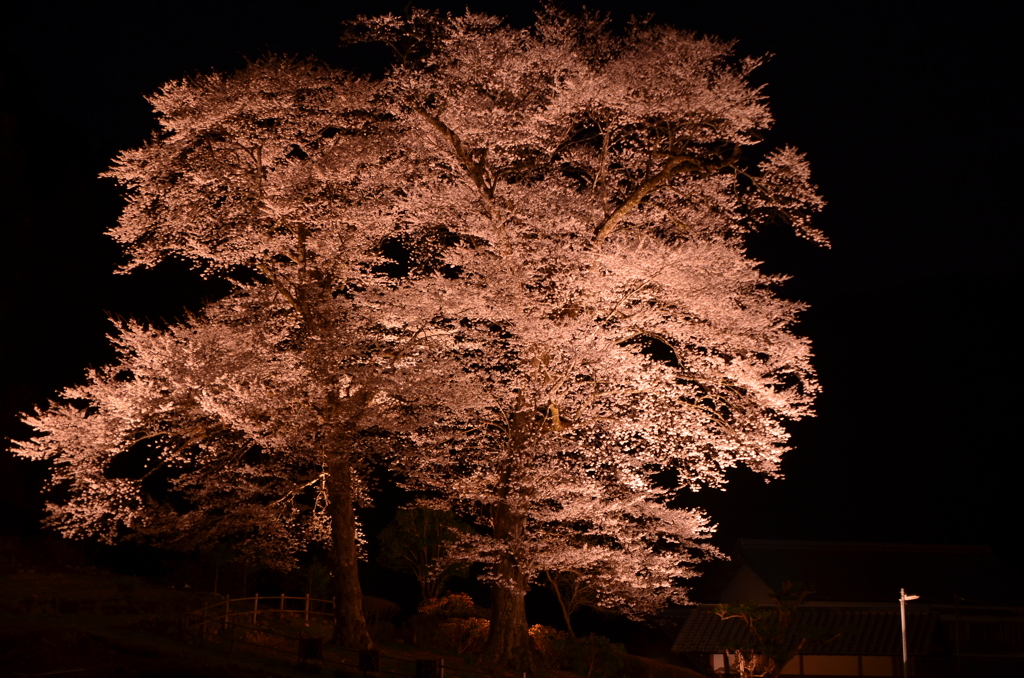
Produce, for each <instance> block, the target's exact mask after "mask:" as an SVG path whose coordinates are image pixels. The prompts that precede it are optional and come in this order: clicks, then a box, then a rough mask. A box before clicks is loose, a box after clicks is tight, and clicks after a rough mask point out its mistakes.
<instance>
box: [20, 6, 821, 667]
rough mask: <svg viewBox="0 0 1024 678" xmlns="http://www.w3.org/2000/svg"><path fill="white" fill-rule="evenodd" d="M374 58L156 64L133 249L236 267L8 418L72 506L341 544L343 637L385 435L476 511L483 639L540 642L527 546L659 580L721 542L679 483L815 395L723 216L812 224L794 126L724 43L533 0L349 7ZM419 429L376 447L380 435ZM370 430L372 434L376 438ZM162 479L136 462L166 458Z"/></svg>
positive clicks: (755, 456) (145, 524)
mask: <svg viewBox="0 0 1024 678" xmlns="http://www.w3.org/2000/svg"><path fill="white" fill-rule="evenodd" d="M347 39H349V40H354V41H383V42H385V43H387V44H389V45H390V46H391V47H393V48H394V51H395V54H396V55H397V59H396V64H395V65H394V66H393V67H392V68H391V69H390V70H389V71H388V72H387V74H386V75H385V77H384V78H382V79H380V80H374V81H370V80H365V79H357V78H354V77H351V76H349V75H346V74H344V73H339V72H337V71H334V70H331V69H328V68H326V67H324V66H320V65H316V64H312V63H305V62H295V61H290V60H280V59H268V60H264V61H260V62H256V63H253V64H251V65H250V66H249V67H248V68H246V69H244V70H243V71H241V72H240V73H238V74H236V75H233V76H220V75H210V76H202V77H197V78H193V79H190V80H184V81H180V82H173V83H170V84H168V85H167V86H165V87H164V88H163V89H162V90H161V91H160V92H159V93H158V94H157V95H155V96H154V97H152V98H151V102H152V103H153V105H154V107H155V108H156V111H157V114H158V117H159V120H160V124H161V130H160V131H159V132H158V134H157V135H156V136H155V137H154V138H153V139H152V140H151V141H150V142H149V143H148V144H146V145H145V146H143V147H142V148H139V149H137V150H133V151H128V152H125V153H123V154H122V155H121V156H120V157H119V158H118V161H117V163H116V165H115V166H114V168H113V169H112V170H111V171H110V173H109V175H110V176H112V177H114V178H115V179H117V180H118V181H119V182H120V183H121V184H122V185H123V186H124V187H125V188H126V189H127V193H128V205H127V207H126V208H125V211H124V213H123V215H122V218H121V221H120V223H119V225H118V226H117V227H116V228H114V229H113V230H112V231H111V234H112V235H113V237H114V238H115V239H116V240H117V241H118V242H119V243H121V244H122V245H123V246H124V247H125V249H126V251H127V253H128V254H129V257H130V260H129V263H128V265H127V267H126V268H127V270H132V269H134V268H138V267H146V266H154V265H156V264H158V263H159V262H161V261H163V260H165V259H167V258H169V257H177V258H181V259H185V260H187V261H190V262H192V264H193V265H195V266H196V267H197V268H198V269H199V271H200V272H201V273H202V274H203V275H215V276H220V277H223V278H225V279H228V280H231V281H232V282H233V285H234V288H233V291H232V292H231V293H230V294H229V295H228V296H227V297H225V298H224V299H221V300H218V301H216V302H214V303H211V304H209V305H208V306H207V308H205V309H203V311H202V312H200V313H198V314H197V315H196V316H195V317H193V318H190V319H188V320H186V321H184V322H181V323H178V324H176V325H173V326H171V327H167V328H163V329H154V328H150V327H146V326H144V325H142V324H139V323H125V324H122V326H121V327H120V328H119V332H118V334H117V335H116V337H115V338H114V341H115V343H116V344H117V346H118V348H119V349H120V351H121V353H120V357H119V360H118V361H117V362H116V363H115V364H114V365H112V366H109V367H107V368H103V369H100V370H95V371H92V372H90V373H89V375H88V379H87V383H86V384H85V385H84V386H81V387H76V388H72V389H69V390H68V391H66V392H65V393H64V402H62V403H54V404H52V405H51V406H50V407H49V408H48V409H46V410H45V411H40V412H38V413H37V414H36V415H35V416H33V417H29V418H28V421H29V422H30V423H31V424H32V425H33V426H35V427H36V429H37V431H38V432H39V435H38V436H37V437H36V438H34V439H33V440H32V441H29V442H26V443H22V444H21V446H20V451H21V453H22V454H24V455H26V456H29V457H32V458H39V459H43V458H46V459H52V460H53V463H54V477H53V484H54V487H55V489H57V490H59V491H60V492H62V497H64V499H62V500H61V501H58V502H54V503H53V504H52V505H51V509H50V510H51V520H52V521H53V523H54V524H55V525H57V526H58V527H60V528H61V529H62V530H64V532H65V533H67V534H96V535H100V536H103V537H105V538H108V539H115V538H118V537H120V536H121V535H122V533H124V532H125V531H129V530H130V531H136V532H139V533H142V534H149V535H152V536H154V537H157V538H160V539H162V540H164V541H168V540H174V539H180V540H183V541H184V542H188V543H189V544H193V545H194V544H196V543H199V542H200V541H202V540H211V539H218V538H220V537H221V536H223V535H227V534H231V535H241V538H242V539H243V543H244V544H246V545H248V546H249V547H251V549H252V550H253V551H259V552H261V553H263V554H264V557H266V558H269V559H273V560H276V561H277V562H280V563H284V564H287V562H288V560H289V559H290V558H292V557H293V556H294V554H295V553H296V552H298V551H301V550H302V549H303V548H305V545H306V544H308V543H309V541H310V540H315V539H325V540H326V539H327V538H328V535H329V541H330V543H331V544H332V552H333V553H334V557H335V563H334V578H333V580H334V587H335V601H336V605H337V624H338V626H337V630H336V637H337V638H338V639H339V640H341V641H342V642H344V643H346V644H347V645H349V646H352V647H356V648H366V647H370V646H371V641H370V639H369V636H368V634H367V633H366V625H365V622H364V621H363V619H362V615H361V611H360V607H359V602H358V601H359V597H360V589H359V582H358V577H357V573H356V558H357V551H358V549H357V544H358V539H359V535H358V527H357V522H356V518H355V512H354V509H353V504H354V503H355V502H357V501H358V500H360V499H361V498H365V497H366V496H367V492H366V480H365V478H366V474H365V469H366V468H367V467H368V464H370V463H373V462H381V461H387V462H388V463H390V464H392V465H393V466H394V467H395V468H401V469H402V470H404V471H405V472H406V473H407V474H408V480H409V483H410V484H411V485H413V486H416V487H419V488H421V489H423V490H425V491H427V492H429V493H432V495H433V496H434V497H440V499H441V501H442V503H444V504H446V505H449V506H451V507H453V508H455V509H456V510H458V511H460V512H461V513H462V514H463V515H466V516H468V517H471V518H473V519H474V520H475V521H476V522H477V524H478V526H479V527H481V528H482V529H481V531H480V533H478V534H475V535H473V536H470V537H467V538H466V539H464V540H462V542H461V543H460V544H459V546H458V548H457V549H453V551H452V552H453V553H454V552H455V551H458V552H459V553H461V557H463V558H469V559H473V560H476V561H479V562H482V563H484V564H485V565H486V566H487V571H486V574H485V576H486V577H487V579H488V581H490V582H491V588H492V599H491V608H492V619H491V624H490V631H489V634H490V635H489V638H488V644H487V648H486V650H485V654H486V655H487V660H488V662H489V663H490V664H492V665H494V666H514V667H517V668H522V669H524V670H530V669H531V668H532V664H531V659H530V651H529V640H528V635H527V626H526V616H525V606H524V596H525V594H526V591H527V590H528V589H529V587H530V586H531V584H532V583H533V582H534V581H535V580H536V578H537V577H538V576H539V575H540V574H541V573H545V572H549V573H562V574H564V575H566V576H572V577H579V578H584V579H585V580H586V581H587V583H588V586H589V587H590V590H591V591H593V595H594V597H595V601H596V604H600V605H601V606H602V607H606V608H609V609H618V610H622V611H632V612H633V613H635V614H644V613H649V612H651V611H654V610H656V609H658V608H659V607H660V606H662V605H664V604H665V603H666V602H667V601H671V600H682V599H683V596H684V594H685V591H684V589H682V588H681V587H680V584H681V582H682V581H683V580H684V579H685V578H686V577H687V576H690V575H691V565H692V563H693V562H695V561H697V560H700V559H701V558H704V557H706V556H707V555H709V554H710V553H712V551H711V549H709V548H708V547H707V546H705V545H703V542H702V539H703V538H704V537H706V536H707V535H708V533H709V530H710V528H709V526H708V522H707V519H706V517H705V516H704V515H703V514H702V513H701V512H699V511H694V510H688V509H680V508H675V507H674V505H673V503H672V500H673V499H674V498H675V497H677V496H678V495H679V493H681V492H684V491H687V490H688V489H689V488H693V487H697V486H701V485H712V486H717V485H721V484H722V483H723V482H724V474H725V472H726V471H727V470H728V469H729V468H731V467H734V466H737V465H740V464H742V465H746V466H748V467H750V468H752V469H754V470H757V471H759V472H762V473H764V474H766V475H768V476H772V475H776V474H777V469H778V464H779V460H780V458H781V455H782V454H783V453H784V452H785V450H786V449H787V448H786V445H787V440H788V435H787V433H786V430H785V428H784V425H785V423H786V422H787V421H792V420H795V419H799V418H801V417H803V416H808V415H810V414H811V413H812V411H811V406H812V403H813V399H814V396H815V394H816V392H817V390H818V387H817V384H816V382H815V379H814V374H813V370H812V368H811V366H810V357H811V354H810V348H809V344H808V342H807V341H806V340H805V339H802V338H800V337H798V336H796V335H795V334H794V333H793V330H792V328H793V324H794V322H795V321H796V318H797V315H798V313H799V312H800V310H801V309H802V308H803V306H802V305H801V304H799V303H795V302H790V301H786V300H783V299H780V298H779V297H778V296H776V294H775V291H774V290H775V288H776V286H777V285H778V284H779V283H781V282H782V278H779V277H772V276H767V275H764V274H763V273H761V272H760V271H759V270H758V262H756V261H754V260H753V259H752V258H751V257H749V256H748V254H747V253H746V251H745V248H744V236H745V235H746V234H747V233H749V232H751V231H752V230H754V229H756V228H757V227H758V226H759V225H760V224H763V223H765V222H767V221H770V220H779V221H783V222H785V223H788V224H790V225H791V226H793V228H794V229H795V230H796V232H797V233H798V234H800V235H802V236H804V237H808V238H810V239H812V240H815V241H818V242H822V243H824V238H823V236H822V235H821V234H820V233H818V232H817V231H815V230H814V229H812V228H811V227H810V224H809V218H810V216H811V215H813V213H815V212H816V211H817V210H818V209H820V207H821V205H822V202H821V200H820V198H819V197H818V196H817V194H816V192H815V189H814V187H813V186H812V185H811V184H810V182H809V172H808V167H807V164H806V162H805V161H804V159H803V157H802V156H801V155H800V154H799V153H798V152H796V151H795V150H793V149H791V148H783V149H780V150H774V151H771V150H769V151H767V152H765V151H762V150H760V149H759V148H758V144H759V143H760V139H761V138H762V136H763V133H764V131H765V130H767V129H768V128H769V127H770V126H771V123H772V120H771V116H770V114H769V112H768V109H767V106H766V102H765V100H764V96H763V95H762V94H761V92H760V91H759V90H758V89H757V88H755V87H753V86H751V85H750V84H749V82H748V79H747V78H748V75H749V74H750V72H751V71H752V70H753V69H754V68H755V67H756V66H757V65H758V61H757V60H751V59H740V58H737V57H736V56H734V55H733V53H732V45H731V44H730V43H727V42H723V41H720V40H717V39H712V38H698V37H696V36H693V35H691V34H687V33H684V32H681V31H678V30H675V29H672V28H668V27H664V26H657V25H654V24H650V23H647V22H633V23H631V24H630V25H629V26H628V27H627V30H626V31H625V32H624V33H623V34H621V35H618V34H615V33H613V32H611V31H610V30H609V28H608V26H606V24H605V21H604V20H603V19H601V18H600V17H593V16H585V17H582V18H580V17H574V16H570V15H567V14H563V13H561V12H559V11H555V10H551V9H548V10H544V11H542V12H541V13H540V15H539V17H538V20H537V22H536V24H535V25H534V26H533V27H531V28H530V29H526V30H518V29H513V28H510V27H507V26H505V25H504V24H503V23H502V21H500V20H499V19H496V18H494V17H490V16H486V15H480V14H471V13H467V14H466V15H465V16H459V17H450V16H449V17H444V16H439V15H436V14H433V13H429V12H419V11H414V12H412V13H411V14H410V15H409V16H407V17H405V18H398V17H394V16H385V17H376V18H362V19H359V20H357V21H356V22H354V23H353V24H351V25H350V26H349V29H348V34H347ZM396 434H401V435H403V436H404V437H405V438H406V440H409V441H412V443H413V444H412V445H406V446H405V447H406V448H409V447H411V448H414V449H415V450H416V452H415V453H409V454H406V455H404V456H402V457H401V458H392V457H389V456H388V455H389V454H390V452H389V450H388V445H387V442H388V440H390V439H393V436H395V435H396ZM388 436H392V438H389V437H388ZM157 485H159V486H160V489H157V487H156V486H157Z"/></svg>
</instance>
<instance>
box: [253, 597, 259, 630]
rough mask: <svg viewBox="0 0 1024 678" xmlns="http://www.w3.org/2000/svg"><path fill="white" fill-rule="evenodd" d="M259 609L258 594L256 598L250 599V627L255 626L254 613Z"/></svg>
mask: <svg viewBox="0 0 1024 678" xmlns="http://www.w3.org/2000/svg"><path fill="white" fill-rule="evenodd" d="M259 609H260V594H258V593H257V594H256V597H255V598H253V599H252V625H253V627H255V626H256V613H257V612H259Z"/></svg>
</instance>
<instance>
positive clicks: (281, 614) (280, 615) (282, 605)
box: [277, 593, 284, 619]
mask: <svg viewBox="0 0 1024 678" xmlns="http://www.w3.org/2000/svg"><path fill="white" fill-rule="evenodd" d="M277 618H278V619H284V594H283V593H282V594H281V611H280V612H278V613H277Z"/></svg>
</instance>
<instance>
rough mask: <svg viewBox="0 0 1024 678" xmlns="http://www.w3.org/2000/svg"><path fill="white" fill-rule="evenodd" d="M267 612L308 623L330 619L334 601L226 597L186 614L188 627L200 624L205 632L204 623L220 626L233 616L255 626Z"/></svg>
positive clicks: (288, 597)
mask: <svg viewBox="0 0 1024 678" xmlns="http://www.w3.org/2000/svg"><path fill="white" fill-rule="evenodd" d="M296 601H298V603H296ZM268 613H269V614H272V615H277V618H278V619H282V618H284V617H285V616H289V617H299V616H301V617H304V618H305V621H307V622H308V621H309V618H310V617H333V616H334V601H333V600H324V599H322V598H312V597H310V595H309V594H308V593H307V594H306V595H305V596H286V595H284V594H283V593H282V594H281V595H278V596H260V594H258V593H257V594H256V595H255V596H252V597H251V598H232V597H231V596H226V597H225V598H224V600H220V601H217V602H216V603H211V604H209V605H207V606H206V607H202V608H200V609H198V610H193V611H192V612H190V613H189V620H188V621H189V623H188V625H189V626H197V625H202V628H203V631H204V632H205V631H206V627H207V625H208V624H217V623H218V622H219V623H222V624H223V623H226V622H229V621H231V620H232V619H233V618H235V617H251V619H252V624H253V625H254V626H255V625H256V617H257V616H258V615H265V614H268Z"/></svg>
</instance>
